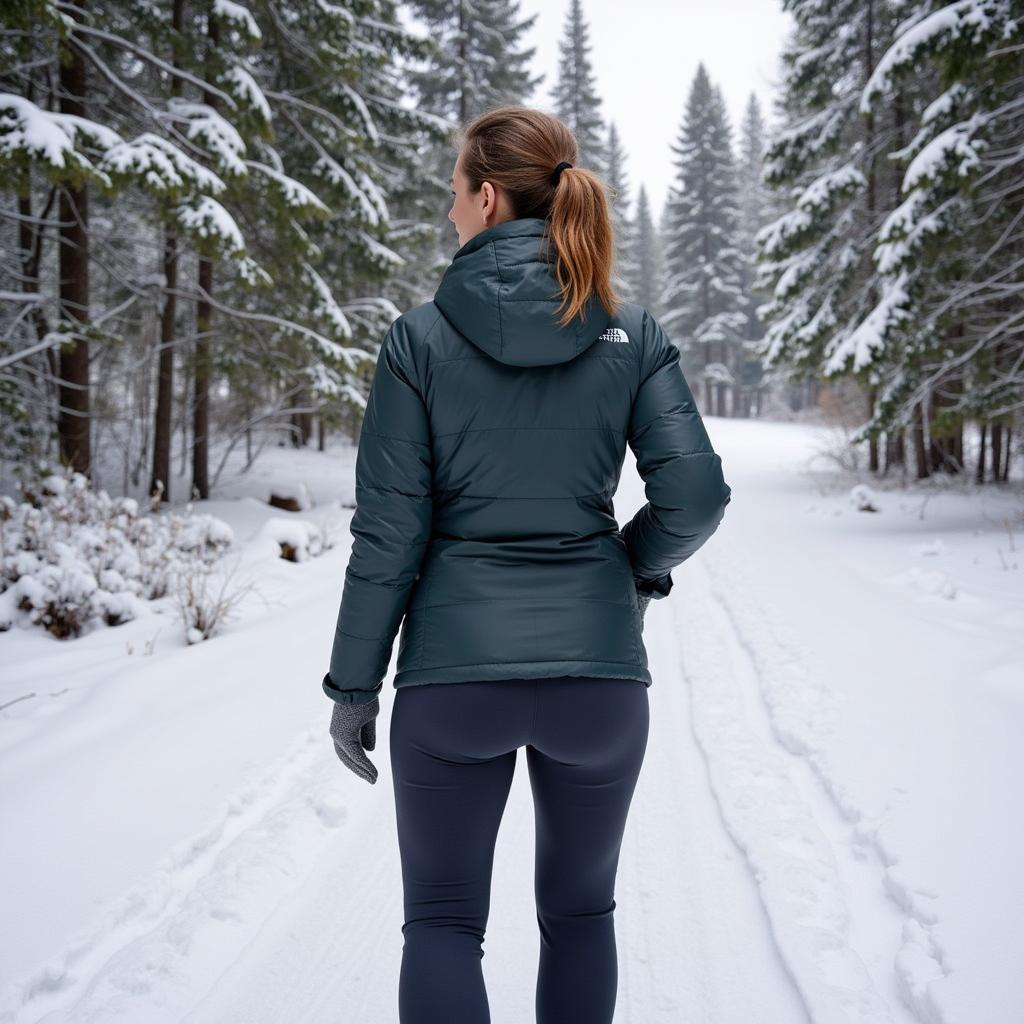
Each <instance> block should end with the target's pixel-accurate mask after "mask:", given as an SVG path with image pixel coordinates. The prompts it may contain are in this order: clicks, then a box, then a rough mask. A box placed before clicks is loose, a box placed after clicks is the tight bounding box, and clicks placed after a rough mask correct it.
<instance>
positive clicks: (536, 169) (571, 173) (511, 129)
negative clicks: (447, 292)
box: [448, 104, 619, 325]
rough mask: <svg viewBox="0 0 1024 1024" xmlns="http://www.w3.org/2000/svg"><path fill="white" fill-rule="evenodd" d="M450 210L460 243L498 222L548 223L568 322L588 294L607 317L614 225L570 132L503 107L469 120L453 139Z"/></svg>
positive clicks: (612, 302)
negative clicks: (526, 219)
mask: <svg viewBox="0 0 1024 1024" xmlns="http://www.w3.org/2000/svg"><path fill="white" fill-rule="evenodd" d="M456 148H457V150H458V157H457V159H456V161H455V168H454V170H453V172H452V192H453V202H452V208H451V210H450V211H449V213H448V219H449V220H451V221H452V223H453V224H454V225H455V228H456V230H457V231H458V235H459V245H460V246H461V245H465V244H466V242H468V241H469V240H470V239H471V238H472V237H473V236H474V235H476V234H478V233H479V232H480V231H483V230H484V229H485V228H489V227H493V226H494V225H495V224H500V223H501V222H502V221H506V220H515V219H518V218H521V217H541V218H544V219H546V220H547V221H548V235H549V236H550V238H551V242H552V245H553V247H554V251H555V255H556V262H555V275H556V277H557V280H558V285H559V288H560V289H561V293H562V299H563V305H564V306H565V307H566V308H565V312H564V313H563V315H562V317H561V320H560V323H562V324H563V325H564V324H566V323H568V322H569V321H570V320H571V319H572V318H573V317H574V316H575V315H576V314H577V313H578V312H579V311H580V310H581V309H582V308H583V304H584V302H585V301H586V299H587V296H588V295H589V294H590V293H591V292H593V293H595V294H596V295H597V298H598V299H599V300H600V302H601V305H602V306H604V308H605V309H606V310H607V312H608V313H609V314H614V313H615V312H616V309H617V307H618V305H619V299H618V296H617V295H616V294H615V291H614V289H613V287H612V283H611V277H612V265H613V260H614V250H613V239H612V224H611V216H610V212H609V209H608V198H607V194H606V191H605V184H604V182H603V181H602V180H601V179H600V178H599V177H598V176H597V175H596V174H595V173H594V172H593V171H589V170H587V169H586V168H583V167H577V166H572V167H565V168H563V169H562V172H561V174H560V175H559V176H558V181H557V184H555V183H553V181H552V173H553V172H554V170H555V168H556V167H557V166H558V164H559V163H561V162H562V161H567V162H569V163H570V164H573V165H575V163H576V158H577V155H578V149H577V146H576V139H575V138H574V137H573V134H572V132H571V131H570V130H569V128H568V126H567V125H566V124H565V123H564V122H563V121H560V120H559V119H558V118H557V117H553V116H551V115H550V114H546V113H544V112H543V111H541V110H534V109H532V108H531V107H523V106H518V105H513V104H509V105H506V106H501V107H495V108H494V109H492V110H488V111H487V112H485V113H483V114H481V115H480V116H479V117H476V118H474V119H473V120H472V121H470V122H469V124H467V125H465V126H464V127H463V128H461V129H460V130H459V132H458V133H457V135H456Z"/></svg>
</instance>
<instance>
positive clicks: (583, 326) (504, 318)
mask: <svg viewBox="0 0 1024 1024" xmlns="http://www.w3.org/2000/svg"><path fill="white" fill-rule="evenodd" d="M547 226H548V222H547V221H546V220H545V219H543V218H541V217H520V218H517V219H515V220H507V221H502V222H501V223H500V224H495V225H493V226H492V227H489V228H485V229H484V230H483V231H481V232H480V233H479V234H476V235H474V236H473V237H472V238H471V239H470V240H469V241H468V242H466V244H465V245H463V246H462V247H461V248H460V249H458V251H457V252H456V253H455V255H454V256H453V257H452V262H451V263H450V264H449V266H448V267H447V269H446V270H445V272H444V276H443V277H442V278H441V283H440V285H439V286H438V289H437V293H436V294H435V296H434V302H435V303H436V304H437V306H438V308H439V309H440V310H441V313H442V314H443V316H444V318H445V319H446V320H447V321H448V322H449V323H450V324H451V325H452V326H453V327H454V328H455V329H456V330H457V331H458V332H459V333H460V334H462V335H463V336H464V337H465V338H467V339H468V340H469V341H471V342H472V343H473V344H474V345H475V346H476V347H477V348H478V349H480V350H481V351H483V352H486V353H487V354H488V355H489V356H492V357H493V358H494V359H497V360H498V361H499V362H502V363H506V364H508V365H509V366H550V365H552V364H555V363H566V362H568V361H569V360H570V359H574V358H575V357H576V356H578V355H579V354H580V353H581V352H583V351H584V350H585V349H587V348H589V347H590V346H591V345H592V344H593V343H594V342H595V341H596V340H597V338H598V337H599V336H600V334H601V332H602V331H604V329H605V328H606V327H607V326H608V322H609V319H610V318H609V316H608V313H607V311H606V310H605V309H604V307H603V306H602V305H601V303H600V301H599V300H598V298H597V296H596V295H595V294H594V293H591V294H590V295H589V296H587V301H586V304H585V305H584V307H583V309H582V311H581V312H580V313H577V315H576V316H575V317H574V318H573V319H572V320H570V321H569V323H568V324H567V325H566V326H565V327H559V326H558V322H557V317H558V315H559V313H560V307H561V306H562V299H561V294H560V292H559V289H558V280H557V278H556V277H555V251H554V246H553V244H552V243H551V240H550V238H549V237H548V235H547V233H546V232H547Z"/></svg>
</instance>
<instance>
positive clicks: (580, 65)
mask: <svg viewBox="0 0 1024 1024" xmlns="http://www.w3.org/2000/svg"><path fill="white" fill-rule="evenodd" d="M551 95H552V99H553V100H554V107H555V113H556V114H557V115H558V117H560V118H561V119H562V120H563V121H564V122H565V123H566V124H567V125H568V126H569V129H570V130H571V131H572V133H573V135H575V136H576V144H577V147H578V149H579V155H578V161H579V164H580V166H582V167H586V168H588V169H589V170H592V171H594V173H595V174H598V175H600V176H602V177H605V176H606V175H607V169H608V153H607V149H606V145H605V132H604V124H603V120H602V118H601V114H600V109H601V100H600V97H599V96H598V94H597V84H596V82H595V80H594V71H593V66H592V64H591V59H590V28H589V26H588V25H587V22H586V21H585V19H584V17H583V5H582V3H581V0H570V3H569V13H568V14H567V15H566V19H565V27H564V29H563V30H562V38H561V40H560V41H559V44H558V80H557V82H556V83H555V86H554V89H553V90H552V93H551Z"/></svg>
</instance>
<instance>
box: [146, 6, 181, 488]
mask: <svg viewBox="0 0 1024 1024" xmlns="http://www.w3.org/2000/svg"><path fill="white" fill-rule="evenodd" d="M184 17H185V0H174V6H173V8H172V9H171V28H172V30H173V32H174V37H173V42H172V45H173V47H174V55H173V63H174V66H175V67H179V62H178V50H179V47H180V42H181V30H182V26H183V24H184ZM169 92H170V95H171V96H180V95H181V82H180V80H179V78H178V76H177V75H172V76H171V81H170V89H169ZM163 271H164V304H163V309H162V310H161V311H160V358H159V360H158V365H159V370H158V377H157V387H156V410H155V411H154V413H153V476H152V478H151V479H150V482H149V494H150V497H152V496H153V495H155V494H156V493H157V492H158V491H159V493H160V500H161V501H170V498H171V407H172V405H173V403H174V349H175V344H174V337H175V333H176V331H175V318H176V316H177V312H178V297H177V290H178V238H177V234H176V232H175V231H174V228H173V227H171V226H170V223H168V226H167V227H166V228H165V231H164V255H163Z"/></svg>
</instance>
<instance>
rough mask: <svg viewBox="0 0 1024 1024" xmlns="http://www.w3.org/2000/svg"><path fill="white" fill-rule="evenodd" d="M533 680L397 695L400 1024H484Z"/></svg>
mask: <svg viewBox="0 0 1024 1024" xmlns="http://www.w3.org/2000/svg"><path fill="white" fill-rule="evenodd" d="M533 692H534V684H533V683H532V682H531V681H529V680H514V681H511V682H506V681H500V680H499V681H492V682H472V683H430V684H424V685H422V686H408V687H400V688H399V689H397V690H396V691H395V697H394V704H393V707H392V711H391V730H390V747H391V750H390V756H391V765H392V775H393V779H394V787H395V809H396V815H397V823H398V841H399V849H400V853H401V860H402V881H403V889H404V898H405V923H404V925H403V926H402V933H403V935H404V936H405V943H404V946H403V951H402V968H401V975H400V978H399V996H398V1002H399V1019H400V1021H401V1024H456V1022H457V1024H489V1021H490V1013H489V1009H488V1003H487V993H486V990H485V988H484V978H483V968H482V963H481V961H482V958H483V948H482V944H483V939H484V930H485V928H486V925H487V915H488V911H489V908H490V890H491V869H492V867H493V863H494V843H495V839H496V837H497V833H498V826H499V824H500V823H501V816H502V813H503V812H504V810H505V804H506V801H507V799H508V794H509V790H510V788H511V785H512V776H513V773H514V771H515V763H516V750H517V748H518V747H519V746H521V745H522V744H523V743H525V742H526V740H527V738H528V730H529V725H530V721H531V717H532V714H533Z"/></svg>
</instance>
